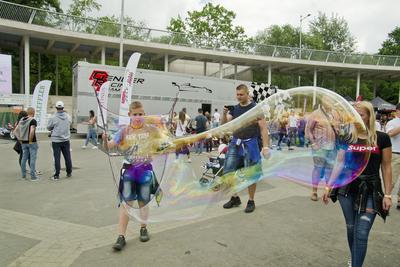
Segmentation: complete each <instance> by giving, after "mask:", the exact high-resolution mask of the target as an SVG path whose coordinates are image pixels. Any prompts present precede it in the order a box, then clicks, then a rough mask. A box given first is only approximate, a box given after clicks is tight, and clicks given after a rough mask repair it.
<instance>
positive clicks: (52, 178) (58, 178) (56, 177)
mask: <svg viewBox="0 0 400 267" xmlns="http://www.w3.org/2000/svg"><path fill="white" fill-rule="evenodd" d="M50 179H51V180H53V181H58V180H60V176H58V175H53V176H51V177H50Z"/></svg>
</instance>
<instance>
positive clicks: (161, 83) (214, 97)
mask: <svg viewBox="0 0 400 267" xmlns="http://www.w3.org/2000/svg"><path fill="white" fill-rule="evenodd" d="M124 71H125V68H122V67H116V66H106V65H98V64H91V63H87V62H82V61H79V62H78V63H77V64H75V65H74V69H73V90H72V91H73V93H72V96H73V100H72V106H73V112H72V114H73V118H72V122H73V124H72V127H73V128H75V129H76V130H77V133H86V132H87V125H85V124H83V123H82V122H83V121H85V120H87V119H88V116H89V110H94V111H95V112H97V102H96V98H95V93H94V89H93V88H96V87H97V88H98V89H99V88H100V86H101V84H102V83H103V82H105V81H110V93H109V98H108V106H109V107H112V109H113V110H118V108H119V107H118V106H119V99H120V90H121V88H122V82H123V78H124ZM242 83H244V84H246V85H248V86H249V88H250V85H251V82H248V81H238V80H228V79H218V78H213V77H206V76H195V75H188V74H182V73H172V72H163V71H152V70H144V69H137V71H136V75H135V85H134V87H133V90H132V101H134V100H139V101H141V102H142V103H143V104H144V107H145V110H146V114H148V115H150V114H167V113H168V112H169V110H170V109H171V106H172V104H173V103H174V100H175V97H176V94H177V92H178V87H177V85H183V86H182V87H181V88H182V89H184V90H187V91H182V92H181V93H180V95H179V99H178V102H177V104H176V107H175V109H174V111H176V112H179V111H180V110H182V108H183V107H186V109H187V112H188V114H189V115H190V116H194V115H196V114H197V109H198V108H202V109H203V110H204V111H209V112H210V113H213V112H214V109H216V108H217V109H218V111H219V112H222V109H223V106H224V105H232V104H235V103H236V100H235V88H236V87H237V86H238V85H239V84H242ZM116 107H118V108H116Z"/></svg>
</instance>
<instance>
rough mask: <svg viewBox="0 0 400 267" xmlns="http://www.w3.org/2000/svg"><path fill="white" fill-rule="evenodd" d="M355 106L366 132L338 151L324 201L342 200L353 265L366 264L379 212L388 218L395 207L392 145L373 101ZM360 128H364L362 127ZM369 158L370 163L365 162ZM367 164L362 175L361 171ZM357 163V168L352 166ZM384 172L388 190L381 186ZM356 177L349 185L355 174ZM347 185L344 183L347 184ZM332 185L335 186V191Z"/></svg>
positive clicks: (354, 136) (356, 135)
mask: <svg viewBox="0 0 400 267" xmlns="http://www.w3.org/2000/svg"><path fill="white" fill-rule="evenodd" d="M355 108H356V110H357V111H358V113H359V114H360V116H361V118H362V120H363V121H364V124H365V127H366V129H367V130H366V131H362V130H358V132H357V133H355V134H354V135H353V137H352V139H353V140H352V142H350V144H348V145H342V149H340V150H339V152H338V159H337V164H336V165H335V167H334V169H333V170H332V174H331V179H330V180H329V183H328V185H327V187H326V190H325V193H324V195H323V197H322V200H323V201H324V202H325V204H327V203H328V198H329V197H330V198H331V199H332V201H336V200H339V203H340V206H341V208H342V211H343V215H344V217H345V221H346V226H347V240H348V244H349V248H350V252H351V260H349V262H348V263H349V266H352V267H359V266H362V265H363V262H364V259H365V256H366V253H367V245H368V236H369V232H370V230H371V228H372V225H373V223H374V220H375V217H376V215H377V214H378V215H379V216H381V217H382V218H383V219H384V220H385V218H386V216H387V214H388V211H389V209H390V207H391V206H392V197H391V195H390V194H391V189H392V167H391V158H392V145H391V142H390V138H389V136H388V135H387V134H386V133H383V132H380V131H376V129H375V114H374V109H373V106H372V104H371V103H369V102H367V101H361V102H358V103H357V104H355ZM358 128H360V127H358ZM366 159H368V162H365V161H366ZM363 160H364V164H363V165H365V164H366V167H365V169H364V170H363V171H362V173H361V174H359V175H357V174H358V173H357V171H358V169H359V167H360V166H357V165H361V164H354V163H355V162H359V163H362V161H363ZM352 166H354V167H355V168H352ZM380 170H381V172H382V177H383V185H384V191H383V190H382V186H381V177H380V172H379V171H380ZM353 176H356V178H355V179H354V180H353V181H351V182H350V183H348V184H347V185H344V184H346V180H349V179H351V177H353ZM343 185H344V186H343ZM332 188H334V189H333V190H332Z"/></svg>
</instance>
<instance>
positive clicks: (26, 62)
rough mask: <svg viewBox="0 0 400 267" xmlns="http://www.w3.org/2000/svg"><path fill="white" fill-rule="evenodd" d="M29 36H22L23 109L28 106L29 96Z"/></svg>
mask: <svg viewBox="0 0 400 267" xmlns="http://www.w3.org/2000/svg"><path fill="white" fill-rule="evenodd" d="M29 56H30V51H29V36H24V85H25V97H26V99H25V108H27V107H28V106H29V94H30V84H29V83H30V75H29V72H30V65H29V64H30V62H29Z"/></svg>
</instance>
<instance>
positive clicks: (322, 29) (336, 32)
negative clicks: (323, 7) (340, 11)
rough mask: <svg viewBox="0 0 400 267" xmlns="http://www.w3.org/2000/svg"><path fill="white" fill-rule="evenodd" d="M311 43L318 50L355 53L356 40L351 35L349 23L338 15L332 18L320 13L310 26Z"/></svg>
mask: <svg viewBox="0 0 400 267" xmlns="http://www.w3.org/2000/svg"><path fill="white" fill-rule="evenodd" d="M309 26H310V31H309V36H310V38H311V40H309V43H310V44H311V45H312V46H313V48H316V49H322V50H329V51H337V52H353V51H354V50H355V44H356V42H355V39H354V37H353V36H352V34H351V33H350V29H349V25H348V24H347V21H346V20H345V19H344V18H342V17H339V16H338V15H332V16H331V17H330V18H328V16H327V15H326V14H325V13H321V12H319V13H318V17H317V18H315V19H314V20H312V21H311V22H310V24H309Z"/></svg>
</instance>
